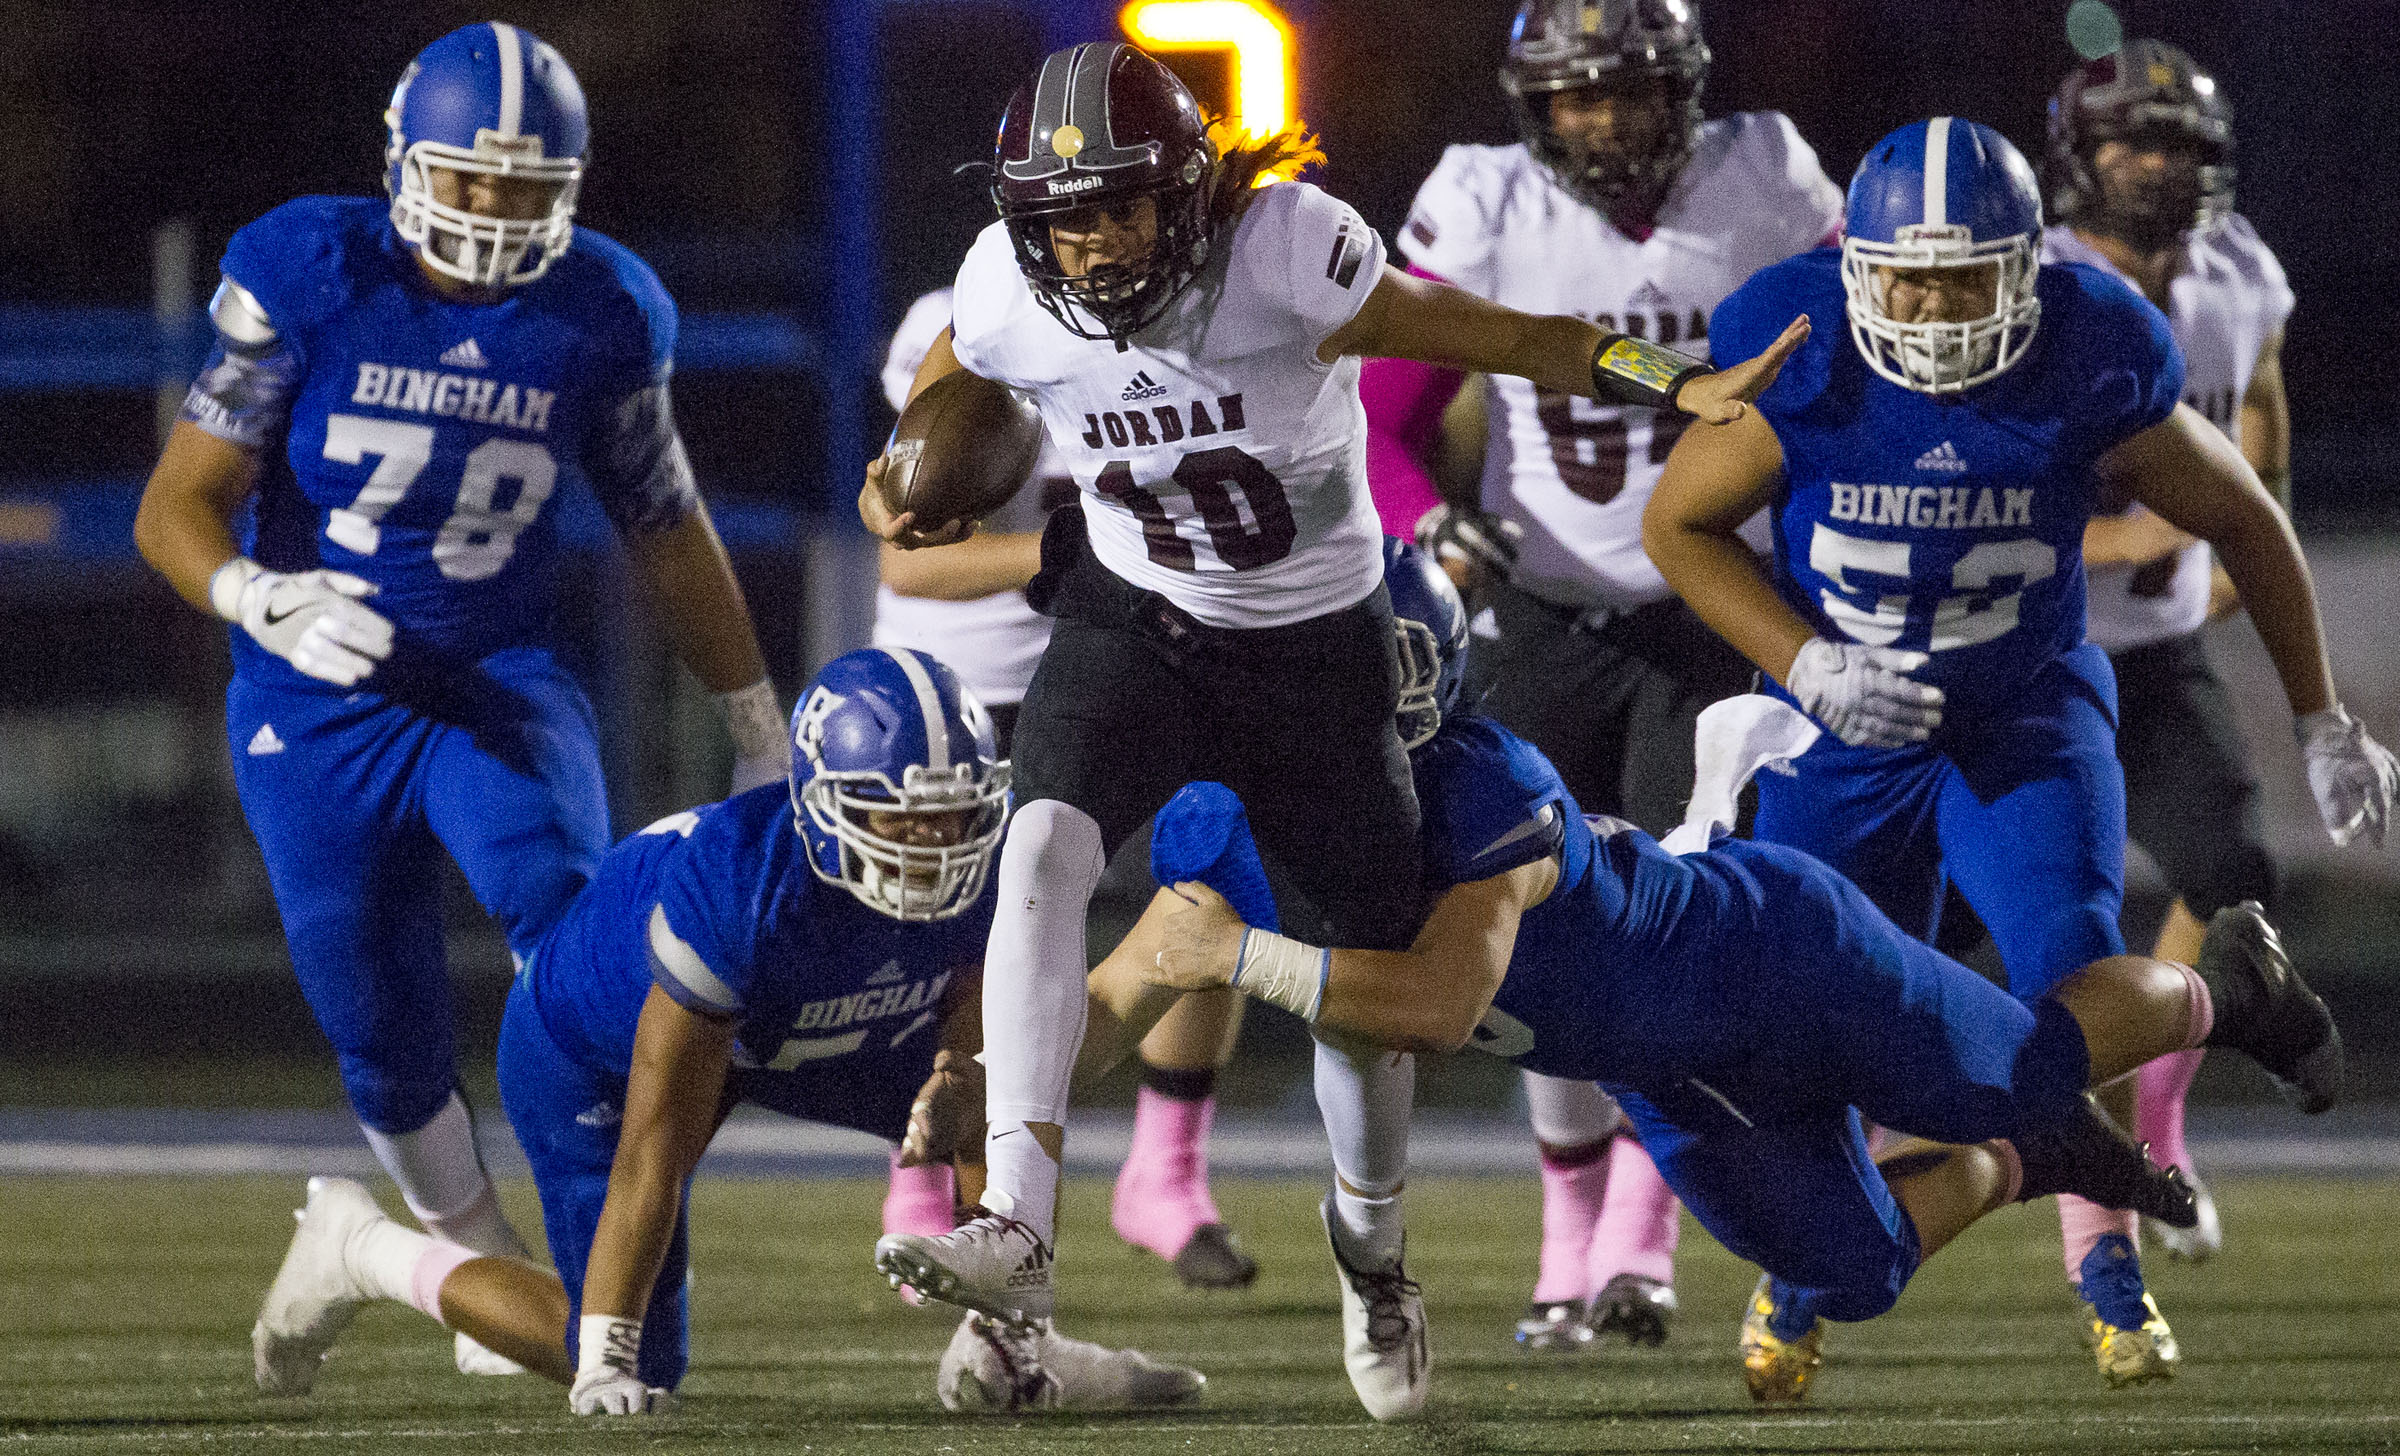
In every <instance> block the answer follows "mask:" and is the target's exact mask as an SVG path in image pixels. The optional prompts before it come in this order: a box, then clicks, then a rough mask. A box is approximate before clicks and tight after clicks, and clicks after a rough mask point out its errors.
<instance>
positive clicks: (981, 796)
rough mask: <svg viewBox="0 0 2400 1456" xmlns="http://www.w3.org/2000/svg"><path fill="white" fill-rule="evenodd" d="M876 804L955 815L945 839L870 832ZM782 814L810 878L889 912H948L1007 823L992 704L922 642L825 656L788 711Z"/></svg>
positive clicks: (971, 894) (978, 881)
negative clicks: (786, 800) (788, 786)
mask: <svg viewBox="0 0 2400 1456" xmlns="http://www.w3.org/2000/svg"><path fill="white" fill-rule="evenodd" d="M878 812H881V813H887V814H888V813H892V812H898V813H901V814H912V815H913V814H923V815H928V816H932V815H945V816H947V815H957V816H959V819H958V820H957V821H956V832H955V833H953V834H951V835H950V836H949V838H948V840H947V842H944V843H934V842H930V834H929V837H928V839H927V840H926V841H922V842H921V841H919V840H917V839H914V838H910V839H896V838H893V837H891V836H890V835H889V834H886V833H881V832H878V831H877V829H876V828H875V826H874V825H873V824H871V823H870V822H869V819H868V816H869V815H870V814H872V813H878ZM792 817H793V821H794V824H795V827H796V828H797V829H798V831H799V833H800V837H801V838H803V839H805V840H806V841H808V862H809V865H810V867H811V868H812V869H814V870H815V871H816V872H817V878H819V879H821V880H824V881H826V882H827V883H828V884H838V885H842V886H845V887H847V888H848V889H849V891H850V893H851V894H853V895H855V896H857V897H858V898H859V900H860V901H862V902H863V903H865V904H866V905H868V906H870V907H872V908H873V909H876V910H879V911H881V912H882V913H884V914H886V915H889V916H891V917H892V918H894V919H896V920H946V919H948V918H949V917H951V916H953V915H956V914H958V913H959V912H960V911H962V910H965V909H966V908H967V907H969V906H971V905H973V904H974V903H975V899H976V897H977V896H978V895H981V894H982V893H983V882H984V879H985V878H986V876H987V875H988V874H989V873H990V871H991V866H992V858H993V856H994V855H996V854H997V853H998V852H999V849H1000V835H1001V832H1002V831H1003V830H1004V829H1005V828H1006V827H1007V824H1008V764H1007V763H1006V762H1005V761H1004V760H1002V759H1001V757H1000V756H999V753H998V751H997V750H996V749H995V748H994V747H993V740H992V719H991V715H990V714H989V713H986V712H985V711H984V708H983V704H981V703H979V702H977V701H976V700H975V695H974V694H973V693H971V692H968V691H967V689H966V687H965V685H964V684H962V683H960V682H959V680H958V675H957V674H956V673H953V672H952V671H951V670H950V669H949V668H947V667H944V666H943V665H942V664H941V663H940V662H938V661H936V660H935V659H934V658H932V657H931V656H928V655H927V654H925V653H922V652H918V651H915V650H913V649H909V648H888V649H887V648H882V647H869V648H864V649H861V650H860V651H857V652H851V653H846V654H844V655H843V656H840V657H837V658H835V659H834V660H833V661H831V662H829V663H827V664H826V665H825V670H824V671H823V672H820V673H818V674H817V678H816V681H815V682H812V683H810V684H809V685H808V691H807V692H805V693H802V694H801V695H800V706H799V707H798V708H796V709H794V710H793V712H792ZM886 827H888V825H887V826H886ZM931 828H932V826H928V829H929V831H930V830H931Z"/></svg>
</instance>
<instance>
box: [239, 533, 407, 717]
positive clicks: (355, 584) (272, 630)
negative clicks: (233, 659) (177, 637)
mask: <svg viewBox="0 0 2400 1456" xmlns="http://www.w3.org/2000/svg"><path fill="white" fill-rule="evenodd" d="M380 590H381V588H380V587H378V586H376V585H375V583H373V582H371V581H366V580H364V579H362V578H359V577H355V576H352V575H350V574H349V573H348V572H346V571H302V572H291V573H286V572H281V571H269V570H267V569H266V568H265V567H263V566H261V565H259V564H258V563H257V562H255V561H252V560H251V559H250V558H249V557H247V556H236V557H235V558H233V559H232V560H231V561H228V562H226V563H225V564H224V565H223V566H220V567H218V568H217V572H216V575H214V576H212V577H210V578H209V579H208V600H209V604H210V605H211V606H214V607H215V608H216V609H217V615H218V616H220V617H223V618H224V619H225V620H226V621H228V622H232V623H235V624H237V625H239V626H240V627H241V628H242V630H243V631H245V632H248V633H249V634H250V635H251V637H252V638H253V639H255V640H256V641H257V643H258V645H259V646H261V647H264V648H265V649H267V650H268V651H269V652H272V653H274V654H275V655H276V656H277V657H280V658H282V659H283V660H285V661H286V662H289V663H290V664H291V665H292V666H294V667H296V668H298V669H300V671H302V672H304V673H306V674H308V675H309V676H310V677H313V678H316V679H318V680H319V681H321V682H329V683H332V684H333V685H334V686H335V687H343V688H349V687H356V686H358V684H359V683H361V682H363V681H365V680H366V677H367V675H368V674H369V673H371V672H373V671H374V670H375V664H376V663H378V662H381V661H382V660H383V659H384V658H386V657H389V656H390V655H391V652H392V622H391V619H390V618H389V617H386V616H384V615H383V614H382V613H381V612H378V611H376V610H375V609H374V608H373V607H370V606H367V605H365V604H364V603H363V602H361V601H359V600H358V599H359V598H360V597H367V596H373V595H374V594H375V593H376V592H377V591H380Z"/></svg>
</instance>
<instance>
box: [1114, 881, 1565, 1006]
mask: <svg viewBox="0 0 2400 1456" xmlns="http://www.w3.org/2000/svg"><path fill="white" fill-rule="evenodd" d="M1557 884H1558V861H1557V860H1556V859H1547V858H1546V859H1540V860H1536V861H1534V862H1533V863H1531V864H1527V865H1520V866H1518V867H1517V868H1516V869H1513V870H1510V871H1509V872H1508V873H1507V874H1504V875H1494V876H1493V877H1491V878H1490V879H1485V880H1476V881H1473V882H1472V883H1469V884H1464V885H1457V886H1453V887H1452V888H1451V889H1450V890H1448V891H1447V892H1445V893H1444V894H1443V895H1442V897H1441V899H1439V900H1437V901H1436V902H1434V907H1433V913H1432V914H1431V915H1430V916H1428V917H1427V918H1426V921H1425V927H1424V929H1422V930H1420V931H1419V932H1417V939H1416V942H1415V944H1413V945H1411V946H1410V947H1409V948H1408V949H1407V950H1404V951H1377V950H1346V949H1345V950H1331V951H1328V950H1325V949H1322V948H1320V947H1317V946H1312V945H1304V944H1302V943H1301V942H1299V941H1296V940H1293V939H1291V938H1290V937H1288V936H1282V935H1276V934H1274V933H1272V932H1270V931H1264V930H1255V929H1252V928H1251V927H1250V926H1247V925H1245V924H1243V923H1242V919H1241V916H1240V915H1239V914H1237V913H1236V912H1235V911H1234V908H1233V907H1232V906H1231V905H1229V904H1227V903H1226V901H1225V898H1224V897H1223V896H1221V895H1219V894H1218V893H1217V892H1216V891H1214V890H1212V889H1210V888H1208V887H1207V886H1206V885H1203V884H1200V883H1198V882H1196V881H1187V882H1185V883H1183V884H1179V885H1177V886H1175V887H1174V893H1175V894H1176V895H1178V896H1180V897H1181V898H1182V900H1183V901H1184V903H1183V904H1182V905H1180V906H1177V907H1175V908H1174V909H1172V910H1170V911H1168V913H1167V914H1166V916H1165V917H1164V920H1163V922H1162V926H1161V929H1162V930H1163V932H1164V944H1163V945H1161V947H1160V948H1159V950H1158V951H1157V952H1156V954H1155V957H1154V960H1153V963H1152V966H1151V969H1150V971H1149V972H1148V979H1149V980H1151V981H1152V982H1153V983H1155V984H1158V985H1164V986H1170V987H1174V988H1176V989H1178V990H1186V991H1196V990H1201V989H1204V988H1206V987H1210V986H1232V987H1234V988H1235V989H1236V990H1239V991H1242V992H1244V993H1245V994H1248V995H1250V996H1253V997H1256V998H1257V999H1259V1000H1262V1001H1268V1002H1272V1003H1273V1004H1275V1005H1278V1006H1281V1007H1283V1008H1284V1009H1285V1010H1287V1011H1290V1012H1292V1013H1294V1014H1295V1015H1298V1016H1300V1017H1301V1018H1303V1019H1304V1020H1306V1021H1308V1022H1309V1023H1310V1024H1312V1025H1317V1026H1322V1027H1324V1028H1326V1029H1328V1030H1331V1031H1335V1032H1339V1033H1342V1034H1345V1035H1348V1036H1353V1037H1356V1038H1359V1039H1360V1040H1362V1041H1366V1042H1370V1043H1372V1044H1374V1045H1377V1046H1384V1047H1390V1048H1392V1049H1394V1050H1396V1051H1432V1052H1454V1051H1457V1050H1458V1049H1459V1048H1460V1047H1463V1046H1465V1045H1466V1044H1467V1041H1468V1039H1469V1038H1471V1037H1472V1036H1473V1035H1474V1034H1475V1027H1476V1025H1477V1024H1478V1023H1479V1022H1481V1021H1482V1020H1483V1014H1484V1012H1486V1011H1488V1010H1490V1009H1491V1005H1492V998H1493V997H1494V996H1496V995H1498V994H1499V991H1500V982H1501V980H1502V979H1503V978H1504V977H1506V976H1507V974H1508V962H1509V957H1510V956H1511V955H1513V954H1514V953H1515V950H1516V943H1517V923H1518V922H1519V921H1520V920H1522V919H1523V918H1524V915H1525V912H1526V911H1528V910H1530V909H1532V908H1533V907H1534V906H1536V905H1539V904H1540V903H1541V902H1542V901H1543V900H1545V899H1547V898H1548V897H1549V894H1550V891H1551V890H1552V889H1554V888H1556V886H1557Z"/></svg>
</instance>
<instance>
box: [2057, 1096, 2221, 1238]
mask: <svg viewBox="0 0 2400 1456" xmlns="http://www.w3.org/2000/svg"><path fill="white" fill-rule="evenodd" d="M2010 1141H2011V1142H2012V1143H2013V1144H2015V1146H2016V1149H2017V1161H2018V1163H2019V1164H2020V1165H2021V1166H2022V1168H2023V1170H2024V1183H2023V1185H2022V1186H2021V1187H2020V1188H2019V1190H2018V1193H2017V1198H2018V1200H2019V1201H2020V1202H2022V1201H2025V1200H2028V1199H2034V1198H2045V1197H2048V1196H2049V1195H2050V1194H2053V1193H2072V1194H2074V1195H2075V1196H2076V1197H2078V1198H2085V1199H2089V1200H2091V1201H2092V1202H2094V1203H2097V1204H2099V1205H2100V1206H2101V1207H2102V1208H2123V1209H2130V1210H2132V1211H2133V1212H2135V1213H2139V1214H2143V1215H2146V1216H2148V1217H2150V1218H2155V1219H2157V1220H2158V1221H2159V1222H2160V1223H2163V1224H2165V1225H2167V1226H2168V1227H2170V1228H2190V1227H2191V1226H2192V1225H2193V1224H2195V1223H2198V1222H2199V1221H2200V1209H2199V1205H2198V1201H2197V1200H2196V1199H2194V1198H2193V1197H2192V1186H2191V1185H2190V1184H2189V1183H2186V1182H2184V1181H2183V1171H2182V1170H2181V1169H2179V1168H2166V1169H2161V1168H2159V1167H2158V1165H2157V1164H2155V1163H2152V1162H2151V1161H2150V1145H2149V1144H2148V1143H2137V1142H2135V1141H2134V1140H2133V1139H2131V1138H2129V1137H2127V1136H2126V1135H2125V1134H2124V1133H2123V1132H2121V1131H2119V1130H2118V1128H2117V1125H2116V1124H2115V1123H2113V1122H2111V1121H2109V1120H2108V1114H2107V1113H2105V1112H2102V1111H2101V1110H2100V1104H2099V1103H2098V1102H2097V1101H2094V1100H2093V1098H2092V1094H2091V1093H2089V1092H2086V1093H2084V1094H2083V1096H2081V1097H2080V1098H2078V1099H2076V1103H2075V1111H2074V1112H2073V1113H2072V1114H2070V1115H2069V1116H2068V1117H2067V1119H2066V1121H2064V1122H2063V1123H2060V1124H2059V1125H2058V1126H2056V1127H2048V1128H2043V1129H2041V1130H2040V1131H2038V1132H2025V1133H2019V1134H2018V1135H2017V1136H2016V1137H2014V1138H2012V1139H2010Z"/></svg>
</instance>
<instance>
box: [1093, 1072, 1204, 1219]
mask: <svg viewBox="0 0 2400 1456" xmlns="http://www.w3.org/2000/svg"><path fill="white" fill-rule="evenodd" d="M1216 1110H1217V1099H1216V1098H1215V1097H1213V1096H1211V1097H1203V1098H1201V1099H1200V1100H1198V1101H1197V1102H1186V1101H1183V1100H1182V1099H1180V1098H1175V1097H1169V1096H1167V1095H1166V1094H1165V1093H1163V1092H1157V1091H1154V1090H1152V1089H1151V1088H1148V1087H1143V1088H1140V1089H1138V1090H1137V1091H1136V1093H1135V1096H1134V1104H1133V1147H1132V1148H1131V1149H1130V1150H1129V1151H1127V1153H1126V1154H1125V1166H1124V1168H1123V1169H1121V1170H1120V1171H1119V1172H1118V1174H1117V1192H1116V1198H1115V1201H1114V1202H1113V1203H1112V1204H1111V1205H1110V1208H1109V1223H1110V1224H1111V1225H1112V1226H1113V1227H1114V1228H1115V1229H1116V1231H1117V1237H1119V1238H1121V1239H1123V1240H1124V1241H1125V1242H1127V1243H1129V1244H1132V1245H1134V1246H1135V1247H1136V1248H1143V1249H1148V1250H1149V1251H1150V1252H1152V1253H1154V1254H1156V1255H1158V1256H1159V1257H1160V1258H1162V1259H1172V1258H1174V1257H1175V1256H1176V1255H1177V1254H1180V1253H1182V1252H1183V1246H1184V1245H1185V1244H1188V1243H1190V1242H1191V1240H1192V1231H1193V1230H1195V1229H1197V1228H1199V1227H1200V1226H1201V1225H1202V1224H1204V1223H1223V1222H1224V1221H1225V1220H1224V1217H1223V1216H1222V1215H1221V1214H1219V1213H1218V1212H1217V1201H1216V1200H1215V1199H1214V1198H1212V1197H1210V1196H1209V1192H1208V1125H1209V1122H1210V1120H1211V1119H1212V1118H1213V1117H1214V1116H1215V1115H1216Z"/></svg>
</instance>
